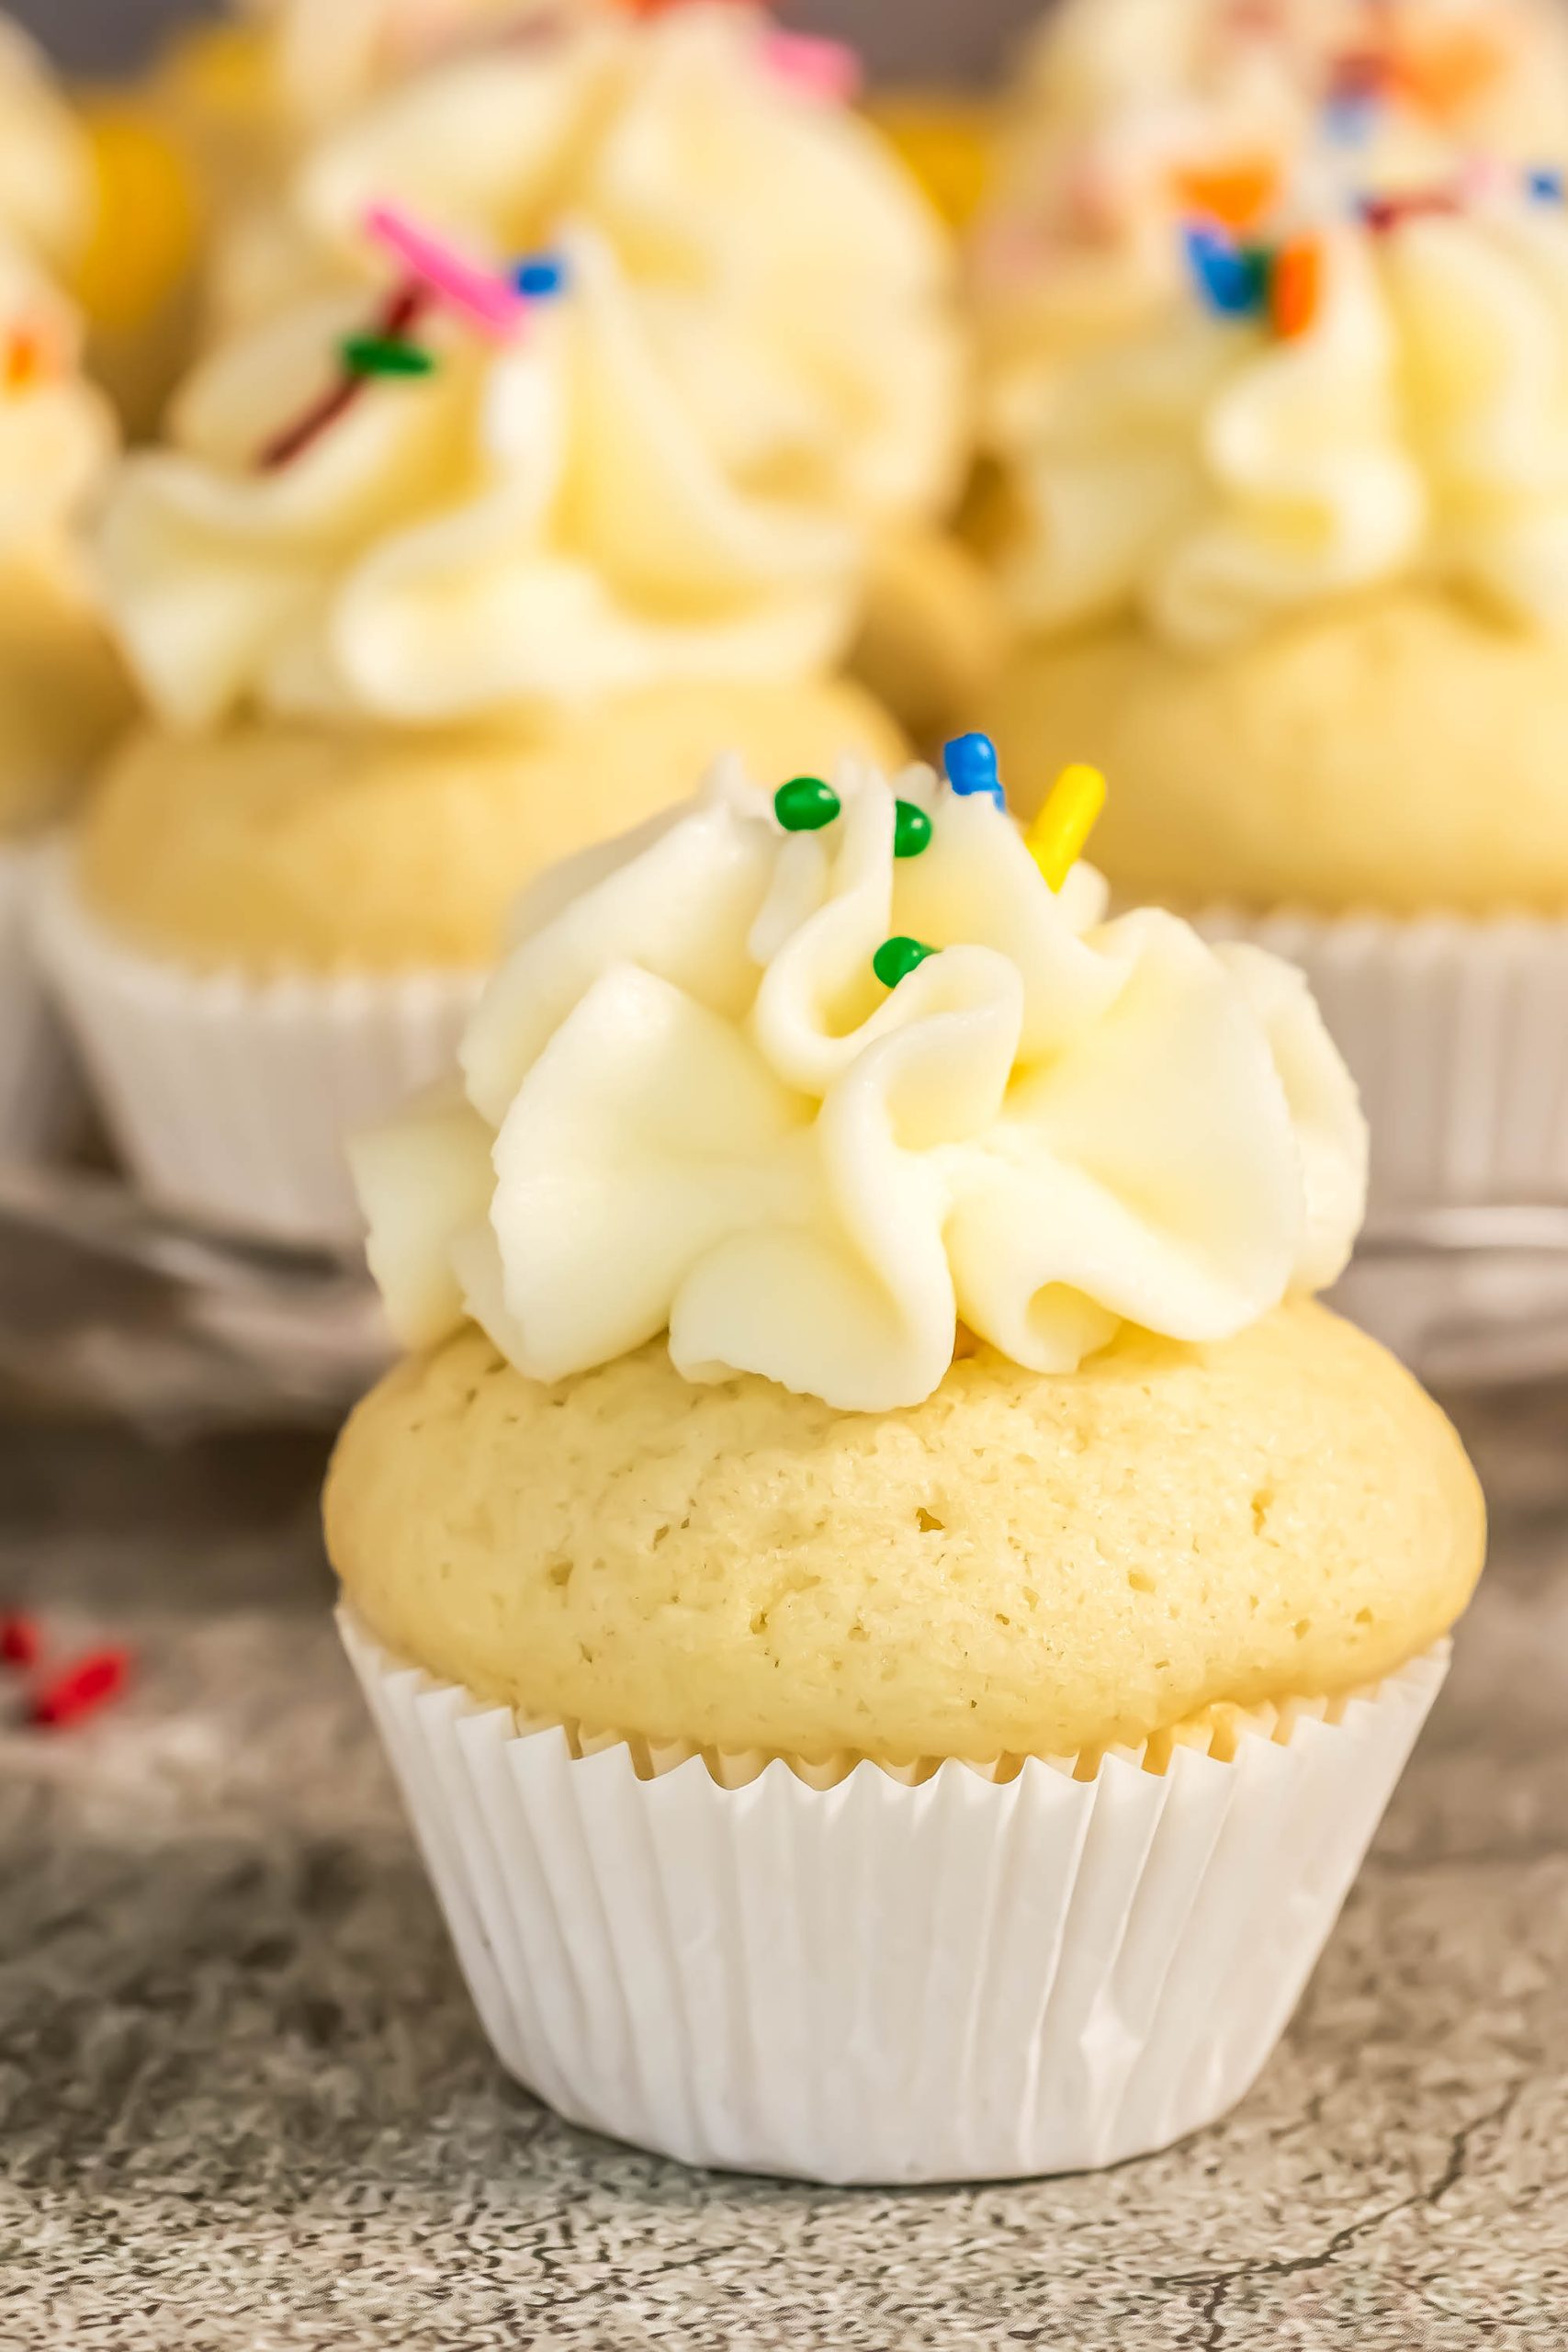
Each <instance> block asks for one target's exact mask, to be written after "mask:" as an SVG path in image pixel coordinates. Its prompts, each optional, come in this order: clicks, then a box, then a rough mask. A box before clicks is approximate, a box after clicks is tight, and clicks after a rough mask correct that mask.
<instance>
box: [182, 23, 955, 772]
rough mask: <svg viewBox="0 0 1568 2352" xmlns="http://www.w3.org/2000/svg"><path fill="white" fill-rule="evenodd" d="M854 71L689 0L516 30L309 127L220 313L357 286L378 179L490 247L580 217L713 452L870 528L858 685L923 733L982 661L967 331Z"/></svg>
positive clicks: (250, 315) (765, 28)
mask: <svg viewBox="0 0 1568 2352" xmlns="http://www.w3.org/2000/svg"><path fill="white" fill-rule="evenodd" d="M855 73H856V66H855V61H854V59H853V57H852V53H851V52H850V51H847V50H843V49H841V48H840V47H839V46H837V45H836V44H834V43H830V42H826V41H812V40H804V39H802V38H800V37H798V36H792V35H786V34H783V33H781V32H779V31H777V30H776V29H773V28H770V27H769V25H768V22H767V20H766V19H765V18H764V17H762V16H761V13H760V12H759V11H757V10H755V9H752V8H749V7H740V8H737V7H734V6H718V5H704V4H703V0H698V5H694V6H677V7H673V8H670V9H667V10H664V11H662V12H660V13H657V14H649V15H638V14H636V13H634V12H632V11H630V10H626V9H618V10H617V9H608V10H599V11H594V10H592V9H587V8H585V9H581V10H580V11H578V12H577V14H576V15H575V16H571V15H568V16H564V17H555V18H553V19H551V20H549V21H547V23H545V24H543V25H540V24H539V23H537V22H532V21H531V22H530V23H529V24H528V25H526V26H525V28H523V31H522V32H521V33H520V34H519V36H518V37H517V38H514V39H513V40H509V41H505V42H502V43H500V44H498V45H493V46H491V47H487V48H482V49H479V50H477V51H473V52H472V53H458V54H457V55H455V56H451V57H449V58H446V60H444V61H443V62H440V63H438V64H436V65H434V66H429V67H427V68H426V69H425V70H423V71H422V72H420V73H418V74H414V75H413V76H412V78H409V79H406V80H404V81H401V82H400V83H399V85H397V86H396V87H395V88H393V89H392V90H390V91H389V92H388V93H386V94H385V95H383V96H381V97H380V98H379V99H378V101H377V102H375V103H373V104H370V105H368V106H367V107H362V108H361V109H360V110H359V111H358V112H356V113H355V114H353V115H351V116H350V117H349V118H348V119H346V120H345V121H344V122H342V123H341V124H339V125H338V126H337V127H336V128H335V129H333V130H329V131H327V132H326V133H324V134H323V135H322V136H321V138H320V139H318V140H316V141H313V142H311V143H310V144H309V145H308V146H307V148H306V149H305V151H304V153H303V154H302V156H301V159H300V160H299V164H298V165H297V167H296V168H295V169H294V170H293V171H292V172H291V173H290V174H288V175H287V177H286V180H285V192H284V197H283V200H282V201H279V200H277V198H276V193H275V192H274V191H272V190H270V189H269V191H268V197H267V201H266V202H265V204H264V205H261V206H259V207H257V208H254V209H253V210H252V212H251V213H250V214H249V215H248V216H246V217H245V218H244V219H243V220H239V221H237V222H236V223H235V224H234V225H233V227H232V228H231V230H230V231H229V232H227V233H225V234H224V235H222V236H221V237H220V250H219V254H218V258H217V262H216V265H215V288H214V301H215V305H216V308H217V312H218V315H219V316H220V318H221V319H224V320H227V321H230V322H234V321H249V320H253V319H254V318H256V317H257V316H262V315H265V314H266V313H267V312H268V311H271V310H272V309H273V308H274V307H275V306H276V303H277V302H278V301H279V300H284V301H287V302H293V301H295V300H298V298H299V294H300V291H301V289H303V288H309V287H312V286H322V285H325V286H342V285H345V284H347V285H353V284H355V282H363V280H364V277H365V274H366V269H367V248H366V244H365V240H364V237H363V234H362V224H363V222H364V220H365V217H366V214H367V210H368V209H370V208H371V207H372V206H374V205H375V204H377V203H378V202H379V201H382V200H383V199H385V198H386V197H387V196H388V194H389V192H391V191H396V192H397V194H398V196H399V198H400V201H402V202H404V203H405V204H406V205H407V206H408V208H409V209H412V211H413V212H414V213H416V214H417V215H418V216H419V218H420V219H422V220H425V221H427V222H429V223H430V224H431V225H432V226H434V228H436V229H437V230H439V231H440V232H441V233H442V234H444V235H446V236H447V237H449V238H451V239H452V240H454V241H455V242H457V243H460V244H462V245H464V246H465V247H466V248H467V249H468V250H470V251H472V252H474V253H477V254H483V255H485V256H487V257H488V258H489V259H490V260H491V262H492V263H497V262H500V261H502V259H505V258H513V259H514V258H515V257H516V256H517V255H519V254H525V253H528V252H530V251H539V250H546V249H549V248H552V247H553V246H554V245H555V244H556V243H558V241H559V237H560V235H561V234H562V232H563V230H565V229H568V228H575V229H579V230H586V231H589V232H592V233H594V234H596V235H597V236H599V237H600V238H601V239H603V241H604V243H606V244H607V245H608V246H609V247H610V248H611V249H612V251H613V252H614V254H615V258H616V261H617V263H618V266H619V267H620V269H621V270H622V272H623V273H624V275H625V277H626V280H627V282H628V284H629V285H630V286H632V287H633V288H635V289H636V291H637V296H638V299H639V300H640V301H641V302H643V303H644V304H646V306H647V313H648V316H649V324H650V330H651V331H652V332H653V333H654V334H656V335H657V338H658V341H659V345H660V351H661V354H662V356H663V358H664V361H665V363H666V365H667V366H668V367H669V368H670V369H671V373H672V374H673V375H674V377H675V378H676V379H678V380H679V382H680V383H681V384H682V387H683V390H684V392H685V395H686V397H688V398H689V399H690V400H691V401H693V402H694V404H697V405H699V406H700V407H701V408H702V410H703V411H704V413H705V414H706V415H707V416H708V417H709V418H710V420H711V422H712V424H713V426H714V427H715V429H716V430H717V431H718V432H720V433H722V435H723V436H724V438H725V441H726V443H727V446H728V447H729V448H730V449H731V450H732V451H733V452H734V454H735V457H736V458H737V460H738V461H739V462H740V463H742V464H747V465H751V466H755V467H758V468H761V467H768V468H771V469H773V480H774V484H775V486H776V487H777V488H778V489H779V490H781V491H788V490H790V489H793V488H795V487H796V486H799V485H804V486H806V487H808V488H809V489H810V491H811V492H812V493H813V495H825V496H828V497H829V498H830V499H831V500H832V501H834V502H835V503H837V504H838V505H839V506H840V508H841V510H842V511H843V513H844V515H846V517H847V518H848V519H849V520H850V521H851V522H852V524H853V525H854V526H855V527H856V528H857V529H864V530H867V531H869V532H870V533H871V535H872V539H873V546H874V564H873V567H872V570H871V572H870V575H869V578H868V581H867V588H866V599H865V603H866V618H865V625H864V630H863V639H862V643H861V645H860V647H859V649H858V651H857V654H856V663H855V666H856V671H857V674H859V675H861V676H862V677H863V678H864V680H865V682H866V683H867V684H869V686H870V687H871V689H872V691H873V692H874V694H875V695H877V696H878V698H879V699H881V700H883V701H885V702H886V703H888V704H890V705H891V707H893V708H894V709H895V711H896V712H897V716H898V717H899V718H900V719H901V720H902V722H903V723H904V724H905V726H906V727H908V729H911V730H912V731H913V732H915V733H916V734H918V735H920V736H922V737H931V738H933V739H934V740H940V735H941V732H942V729H943V728H944V727H945V725H946V723H947V722H948V720H949V719H950V718H952V716H953V713H954V712H955V711H956V710H958V709H959V708H967V707H971V705H972V700H973V697H974V695H976V693H977V692H978V691H980V689H981V688H982V686H983V685H984V684H986V683H987V679H988V676H989V674H990V673H991V672H992V671H993V669H994V667H995V662H996V660H997V658H998V651H999V634H1000V622H999V616H998V612H997V610H996V607H995V603H994V599H993V598H992V596H991V594H990V593H989V590H988V585H987V581H986V578H985V575H984V573H983V571H981V570H980V569H979V567H977V566H976V564H975V563H974V561H973V560H972V559H971V558H970V556H969V555H968V553H967V551H966V550H965V548H964V547H962V546H961V545H960V544H959V543H958V542H957V540H956V539H955V538H954V537H953V536H952V535H951V534H950V533H949V532H948V531H947V530H946V528H945V525H946V523H947V520H948V517H949V515H950V514H951V511H952V509H953V506H954V504H955V503H956V501H957V498H958V495H959V492H960V489H961V487H962V479H963V473H964V466H965V463H966V460H967V457H968V449H969V437H970V424H971V419H970V415H969V397H968V394H969V386H968V382H967V366H966V351H965V344H964V336H963V334H962V333H961V330H960V323H959V320H958V315H957V306H956V300H955V266H954V257H953V246H952V241H951V238H950V236H949V235H948V233H947V232H946V231H945V230H944V229H943V227H942V222H941V221H940V220H939V219H938V218H937V215H936V213H935V211H934V210H933V209H932V207H931V204H930V203H929V202H928V201H927V199H926V198H924V197H923V196H922V194H921V192H920V190H919V187H918V186H917V185H916V183H915V181H914V179H913V178H912V177H911V175H909V173H908V171H907V170H906V169H905V168H904V166H903V165H902V164H900V162H899V161H898V159H897V154H896V153H895V152H894V151H893V149H892V148H891V147H890V145H889V144H888V142H887V141H886V140H885V139H884V138H883V137H882V136H881V135H880V134H879V132H878V131H877V130H875V129H874V127H873V126H872V124H871V123H870V122H868V121H867V120H865V119H863V118H862V117H861V116H860V115H858V114H857V113H856V112H855V111H854V110H853V109H852V107H850V106H849V104H848V103H847V100H848V97H849V96H850V94H851V93H852V89H853V87H854V77H855Z"/></svg>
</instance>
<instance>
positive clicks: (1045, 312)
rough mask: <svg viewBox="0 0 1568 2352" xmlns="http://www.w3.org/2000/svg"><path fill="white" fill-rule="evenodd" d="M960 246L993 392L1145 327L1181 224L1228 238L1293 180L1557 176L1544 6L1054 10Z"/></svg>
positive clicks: (1477, 0)
mask: <svg viewBox="0 0 1568 2352" xmlns="http://www.w3.org/2000/svg"><path fill="white" fill-rule="evenodd" d="M1456 147H1457V148H1459V149H1460V150H1461V151H1463V152H1469V153H1484V154H1488V155H1493V156H1496V157H1499V158H1501V159H1504V160H1506V161H1512V162H1514V163H1517V164H1523V165H1535V166H1547V165H1557V166H1562V165H1563V164H1568V29H1565V27H1564V23H1563V20H1562V12H1561V10H1560V9H1559V8H1558V7H1557V6H1555V5H1554V0H1437V5H1433V0H1262V5H1261V6H1259V5H1258V0H1066V5H1064V6H1059V7H1057V8H1055V9H1054V10H1053V12H1052V14H1051V17H1050V18H1049V20H1048V21H1047V22H1046V24H1045V25H1044V26H1043V28H1042V30H1041V32H1040V33H1039V35H1038V36H1037V38H1036V40H1034V42H1033V44H1032V47H1031V49H1030V51H1028V52H1027V54H1026V57H1025V61H1024V69H1023V72H1022V74H1021V76H1020V82H1019V86H1018V88H1017V89H1016V91H1015V92H1014V94H1013V96H1012V99H1011V102H1010V107H1009V109H1008V114H1007V119H1006V124H1005V128H1004V130H1003V131H1002V134H1001V135H1000V138H999V140H998V156H997V161H996V164H995V167H994V173H993V187H992V190H991V194H990V197H989V199H988V201H987V206H986V209H985V212H984V214H983V217H982V220H981V221H980V223H979V226H978V229H977V231H976V237H975V241H974V252H973V264H974V278H975V296H976V311H977V316H978V318H979V321H980V324H981V328H982V336H983V344H984V348H985V352H986V356H987V363H988V368H989V371H990V372H991V374H992V375H993V376H994V375H996V374H998V373H1000V374H1001V375H1002V376H1004V377H1005V376H1007V375H1010V374H1011V373H1012V372H1013V371H1015V370H1019V369H1024V368H1035V369H1048V368H1050V367H1052V366H1053V365H1055V363H1056V362H1057V361H1058V360H1060V359H1061V358H1062V357H1063V356H1071V355H1072V354H1073V353H1074V352H1075V351H1077V350H1081V349H1082V348H1084V346H1085V345H1089V344H1092V343H1094V342H1096V341H1098V340H1100V339H1101V338H1102V337H1104V336H1105V335H1107V334H1111V335H1115V334H1121V333H1122V332H1124V331H1125V330H1126V328H1127V327H1128V326H1129V325H1130V324H1131V323H1134V322H1137V321H1139V320H1142V319H1145V318H1146V317H1147V316H1148V314H1149V311H1150V310H1151V309H1152V308H1157V307H1158V305H1159V304H1160V303H1162V302H1163V301H1165V300H1168V299H1169V297H1170V296H1171V294H1172V293H1173V292H1174V291H1175V289H1176V288H1177V287H1178V285H1179V277H1180V271H1181V235H1180V232H1181V229H1182V226H1183V224H1184V222H1185V221H1187V220H1190V218H1191V217H1193V216H1194V215H1195V214H1201V215H1202V216H1204V217H1206V218H1209V219H1212V220H1218V221H1219V222H1220V223H1221V224H1222V225H1223V226H1224V227H1227V228H1229V229H1230V230H1232V231H1234V232H1238V233H1243V234H1245V233H1248V232H1251V231H1252V230H1253V229H1254V228H1255V227H1256V226H1258V223H1260V222H1261V221H1263V220H1265V219H1266V218H1267V216H1268V213H1269V208H1270V205H1271V203H1272V202H1273V200H1274V198H1276V197H1277V196H1278V195H1279V193H1280V190H1281V189H1282V188H1284V187H1287V186H1290V185H1292V183H1294V182H1295V181H1296V180H1297V179H1298V177H1299V175H1301V174H1302V173H1303V170H1304V171H1307V172H1309V173H1310V174H1311V175H1312V177H1313V179H1314V182H1315V183H1316V184H1317V185H1318V187H1319V188H1320V190H1321V191H1322V192H1323V193H1324V194H1325V195H1332V194H1345V193H1353V192H1354V191H1355V190H1356V189H1358V188H1364V187H1379V188H1382V190H1383V191H1384V192H1386V193H1391V194H1393V193H1399V192H1401V191H1403V190H1404V189H1406V188H1409V187H1420V186H1423V185H1425V184H1427V183H1428V182H1429V181H1430V180H1431V179H1432V178H1433V176H1434V175H1436V174H1438V173H1439V172H1440V171H1441V170H1442V169H1443V168H1444V165H1445V163H1446V160H1447V159H1448V157H1449V156H1450V154H1451V153H1452V152H1453V150H1454V149H1455V148H1456Z"/></svg>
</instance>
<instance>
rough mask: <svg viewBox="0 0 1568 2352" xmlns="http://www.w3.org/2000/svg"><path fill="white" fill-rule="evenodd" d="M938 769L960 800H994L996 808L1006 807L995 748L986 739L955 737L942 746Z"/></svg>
mask: <svg viewBox="0 0 1568 2352" xmlns="http://www.w3.org/2000/svg"><path fill="white" fill-rule="evenodd" d="M942 765H943V767H945V769H946V770H947V780H948V782H949V784H950V785H951V786H953V790H954V792H956V793H957V794H958V795H959V797H960V798H962V799H965V800H968V799H973V798H974V797H976V795H982V794H983V795H984V796H985V797H986V798H987V799H988V800H994V801H995V802H996V804H997V807H998V809H1005V808H1006V807H1007V796H1006V794H1005V793H1004V792H1003V790H1002V780H1001V776H1000V775H999V773H998V768H997V747H996V745H995V744H994V743H993V742H992V741H991V739H990V737H989V736H988V735H955V736H954V737H953V741H952V742H951V743H948V744H946V745H944V747H943V750H942Z"/></svg>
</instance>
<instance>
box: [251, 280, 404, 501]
mask: <svg viewBox="0 0 1568 2352" xmlns="http://www.w3.org/2000/svg"><path fill="white" fill-rule="evenodd" d="M430 300H431V297H430V290H429V288H427V287H424V286H416V285H414V284H412V282H411V283H410V284H408V285H405V286H400V287H399V288H397V290H396V291H395V292H394V293H393V294H391V295H389V297H388V299H387V300H386V301H385V302H383V304H382V305H381V308H380V310H379V311H378V312H377V314H376V320H375V323H374V325H373V326H372V327H371V330H370V332H371V334H373V335H374V336H376V337H377V338H378V339H380V340H394V341H395V340H396V339H397V338H398V337H400V336H402V335H406V334H410V333H412V329H413V328H414V327H415V326H416V325H417V324H418V322H419V320H420V318H421V316H422V315H423V312H424V311H425V310H426V309H427V308H428V307H429V303H430ZM366 382H367V379H366V378H365V377H363V376H355V375H353V374H351V373H350V372H349V371H348V370H347V369H346V368H345V369H344V373H343V375H342V376H341V377H340V378H339V379H338V381H337V382H336V383H335V384H333V385H331V386H330V387H329V388H328V390H326V391H324V392H323V393H322V394H321V399H320V400H319V401H315V402H313V403H312V405H311V406H310V408H308V409H307V410H306V412H305V413H304V415H303V416H298V417H296V418H295V420H294V422H293V424H286V425H285V426H284V428H283V430H282V432H281V433H278V434H276V435H274V436H273V438H272V439H271V440H270V441H269V442H267V444H266V446H265V448H262V449H260V450H258V451H257V453H256V469H257V471H258V472H260V473H264V474H270V473H276V471H277V469H279V467H281V466H287V465H291V464H292V463H293V461H294V459H295V458H298V457H299V456H301V455H302V454H303V452H304V451H305V450H307V449H308V448H309V447H310V444H311V442H312V441H315V440H317V439H319V438H320V436H321V435H322V434H323V433H325V432H326V431H327V430H328V429H329V427H331V426H332V425H334V424H336V423H337V421H338V419H339V417H340V416H342V415H343V414H344V411H345V410H347V409H350V408H352V407H353V405H354V403H355V401H356V400H358V398H359V397H360V394H361V393H362V392H363V391H364V390H365V387H366Z"/></svg>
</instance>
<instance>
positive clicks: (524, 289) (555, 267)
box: [512, 254, 567, 302]
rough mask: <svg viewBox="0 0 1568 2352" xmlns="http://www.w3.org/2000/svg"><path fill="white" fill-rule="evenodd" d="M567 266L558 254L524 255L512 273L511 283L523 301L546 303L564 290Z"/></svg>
mask: <svg viewBox="0 0 1568 2352" xmlns="http://www.w3.org/2000/svg"><path fill="white" fill-rule="evenodd" d="M566 282H567V266H566V263H565V261H564V260H563V258H562V256H561V255H560V254H525V255H524V257H523V259H522V260H521V261H520V262H519V263H518V264H517V266H516V268H515V269H514V270H513V273H512V283H513V287H514V288H515V289H516V291H517V292H518V293H519V294H521V295H522V296H523V298H524V300H525V301H528V302H542V301H547V300H549V298H550V297H551V295H553V294H559V293H561V292H563V291H564V290H565V287H566Z"/></svg>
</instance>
